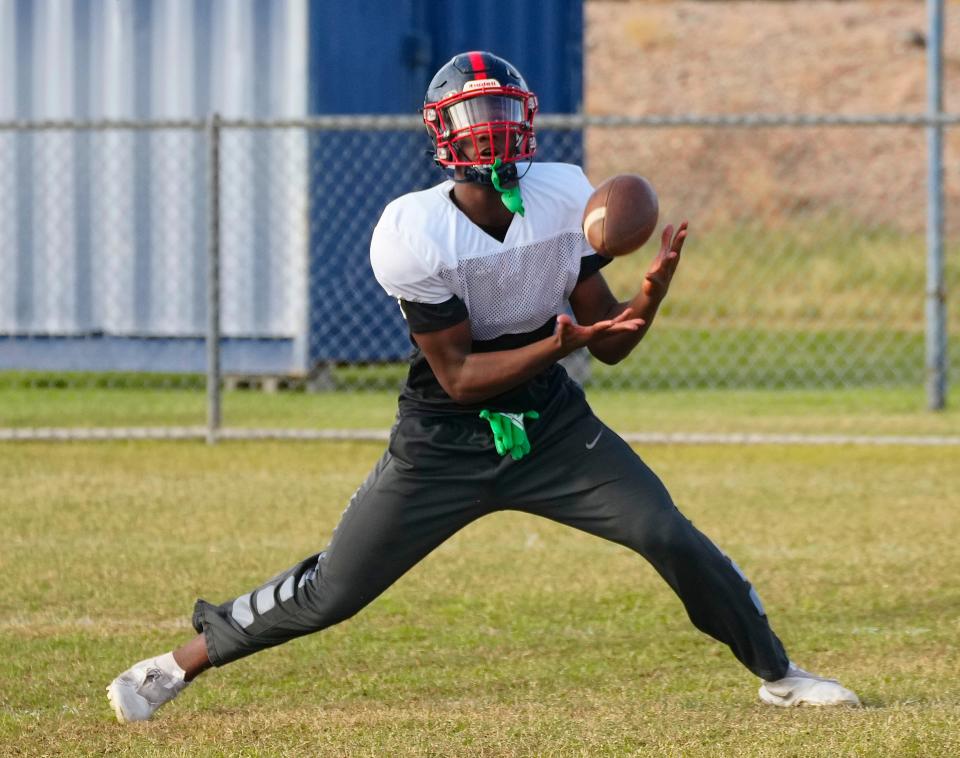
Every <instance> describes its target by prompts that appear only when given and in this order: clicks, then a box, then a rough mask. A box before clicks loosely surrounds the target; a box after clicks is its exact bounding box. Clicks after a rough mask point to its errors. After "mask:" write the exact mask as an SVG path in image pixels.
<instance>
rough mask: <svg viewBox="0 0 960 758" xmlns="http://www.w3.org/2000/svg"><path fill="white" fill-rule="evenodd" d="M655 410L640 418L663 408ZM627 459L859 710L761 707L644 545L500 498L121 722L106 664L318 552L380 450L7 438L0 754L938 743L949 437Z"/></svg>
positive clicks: (956, 727) (920, 747)
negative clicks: (195, 606)
mask: <svg viewBox="0 0 960 758" xmlns="http://www.w3.org/2000/svg"><path fill="white" fill-rule="evenodd" d="M307 399H309V398H307ZM654 400H655V401H656V402H653V403H651V404H650V405H649V406H647V410H648V412H649V413H651V414H653V415H654V416H657V415H658V414H660V413H666V410H665V407H664V406H663V405H660V406H659V410H657V408H658V405H657V403H660V402H661V401H663V402H664V403H667V404H669V403H676V404H677V405H680V404H681V403H682V400H671V401H667V400H666V396H664V397H663V398H660V397H659V396H655V398H654ZM610 401H611V402H613V398H610ZM755 401H756V398H753V399H752V400H751V402H750V404H752V403H753V402H755ZM870 402H871V400H870V398H869V397H867V396H861V397H859V398H856V399H850V400H849V401H848V405H849V409H852V410H854V411H855V410H856V409H857V408H858V407H860V405H861V404H862V405H864V406H869V404H870ZM902 402H903V403H904V404H906V403H907V401H906V399H903V400H902ZM620 407H623V406H620ZM792 407H793V411H791V412H794V413H796V414H797V415H798V416H803V413H802V404H797V405H795V406H792ZM895 407H896V404H891V405H889V406H888V409H887V410H888V412H893V409H894V408H895ZM849 409H848V410H849ZM759 410H761V411H762V409H759ZM631 412H633V411H631ZM640 452H641V454H642V455H643V456H644V458H645V459H646V460H647V461H648V463H650V464H651V465H652V466H653V468H654V469H655V470H656V471H657V472H658V473H659V474H660V475H661V477H662V478H663V479H664V481H665V482H666V483H667V485H668V487H669V488H670V489H671V491H672V493H673V494H674V497H675V499H676V500H677V502H678V504H679V505H680V506H681V508H682V509H683V510H684V511H685V512H686V513H687V515H689V516H690V517H691V518H693V519H694V521H695V522H696V523H697V524H698V526H699V527H700V528H701V529H703V530H704V531H705V532H707V533H708V534H709V535H710V536H711V537H713V538H714V539H715V540H716V541H717V542H718V543H719V544H720V545H721V546H723V547H724V549H726V550H727V551H728V552H729V553H730V554H731V555H733V556H734V557H735V558H736V559H737V560H738V562H739V563H740V564H741V566H742V567H743V568H744V570H745V571H746V572H747V573H748V574H749V575H750V576H751V578H752V580H753V581H754V583H755V584H756V585H757V587H758V589H759V591H760V593H761V595H762V597H763V599H764V602H765V603H766V605H767V608H768V610H769V612H770V615H771V619H772V621H773V624H774V627H775V629H776V630H777V631H778V633H779V634H780V636H781V637H782V638H783V639H784V641H785V643H786V644H787V646H788V649H789V650H790V651H791V655H792V656H793V657H794V658H795V659H796V660H797V661H798V662H799V663H801V664H802V665H805V666H807V667H809V668H811V669H814V670H817V671H822V672H825V673H829V674H831V675H834V676H837V677H839V678H841V679H842V681H844V682H845V683H846V684H848V685H849V686H851V687H852V688H854V689H855V690H857V691H858V692H859V694H860V695H861V697H862V698H863V700H864V702H865V707H864V708H863V709H858V710H829V709H828V710H804V709H801V710H794V711H779V710H776V711H774V710H770V709H769V708H766V707H764V706H762V705H761V704H760V703H759V702H758V701H757V699H756V685H757V683H756V681H755V680H754V679H753V677H752V676H750V675H749V674H748V673H747V672H745V671H744V670H743V669H741V667H740V666H739V664H737V663H736V661H735V660H734V659H733V657H732V656H731V655H730V654H729V652H728V651H726V650H725V649H723V648H722V647H721V646H720V645H718V644H716V643H714V642H712V641H711V640H709V639H708V638H706V637H704V636H703V635H701V634H700V633H698V632H696V631H695V630H694V629H693V628H692V627H691V626H690V624H689V623H688V622H687V620H686V619H685V617H684V614H683V612H682V609H681V607H680V605H679V603H678V602H677V600H676V598H675V597H674V596H673V595H672V594H671V593H670V591H669V590H668V589H667V588H666V586H665V585H664V584H663V582H662V581H661V580H660V579H659V577H657V576H656V575H655V573H654V572H653V571H652V570H651V569H650V568H649V566H647V565H646V564H645V563H644V562H643V561H642V560H640V559H639V558H637V557H636V556H634V555H633V554H631V553H630V552H628V551H627V550H625V549H623V548H620V547H617V546H614V545H612V544H608V543H605V542H602V541H600V540H597V539H595V538H592V537H589V536H587V535H584V534H581V533H578V532H575V531H573V530H570V529H566V528H564V527H560V526H557V525H554V524H552V523H550V522H546V521H543V520H537V519H535V518H533V517H529V516H525V515H522V514H516V513H510V512H506V513H501V514H497V515H494V516H490V517H488V518H486V519H483V520H481V521H479V522H477V523H476V524H474V525H472V526H470V527H469V528H468V529H466V530H465V531H464V532H462V533H460V534H459V535H457V536H456V537H454V538H453V539H452V540H450V541H449V542H448V543H446V544H445V545H443V546H442V547H441V548H440V549H439V550H437V551H436V552H435V553H434V554H433V555H431V556H429V557H428V558H427V559H426V560H425V561H424V562H423V563H422V564H420V565H419V566H417V567H416V568H415V569H414V570H413V571H412V572H410V574H408V575H407V576H406V577H404V578H403V579H402V580H401V581H400V582H398V584H397V585H395V586H394V587H393V588H391V589H390V590H388V591H387V593H386V594H385V595H384V596H382V597H381V598H380V599H378V600H376V601H375V602H374V603H373V604H372V605H371V607H369V608H368V609H366V610H365V611H364V612H363V613H361V614H360V615H359V616H357V617H356V618H354V619H352V620H350V621H348V622H346V623H344V624H342V625H340V626H338V627H335V628H333V629H330V630H328V631H326V632H324V633H322V634H319V635H314V636H311V637H308V638H304V639H301V640H297V641H295V642H292V643H290V644H288V645H285V646H282V647H280V648H277V649H274V650H270V651H266V652H264V653H262V654H260V655H257V656H254V657H252V658H249V659H246V660H244V661H241V662H239V663H236V664H234V665H231V666H229V667H227V668H225V669H222V670H217V671H214V672H211V673H210V674H208V675H205V676H204V678H203V679H201V680H200V681H199V682H198V683H197V684H196V685H194V686H193V687H191V688H190V689H189V690H188V691H187V692H186V693H184V695H183V696H182V697H181V698H180V699H179V700H178V701H177V702H176V703H174V704H172V705H171V706H169V707H168V708H167V709H165V710H164V711H162V712H161V714H160V715H159V716H158V718H157V719H156V720H155V721H152V722H149V723H146V724H140V725H134V726H121V725H118V724H117V723H115V722H114V721H113V716H112V714H111V712H110V711H109V708H108V706H107V703H106V700H105V697H104V693H103V687H104V685H105V684H106V683H107V682H108V681H109V680H110V678H111V677H113V676H114V675H115V674H116V673H117V672H118V671H120V670H121V669H123V668H125V667H126V666H127V665H129V663H130V662H132V661H134V660H137V659H139V658H140V657H143V656H145V655H147V654H151V653H156V652H159V651H161V650H164V649H166V648H169V647H171V646H173V645H175V644H177V643H178V642H179V641H181V640H183V639H185V638H186V637H188V636H189V634H190V630H189V627H188V624H187V617H188V615H189V611H190V608H191V605H192V602H193V600H194V598H195V597H197V596H203V597H205V598H207V599H209V600H213V601H222V600H225V599H228V598H230V597H232V596H234V595H236V594H238V593H239V592H241V591H243V590H245V589H249V588H250V587H251V586H254V585H255V584H256V583H258V582H260V581H261V580H262V579H264V578H266V577H267V576H270V575H272V573H274V572H276V571H278V570H280V569H282V568H284V567H285V566H287V565H289V564H291V563H292V562H293V561H295V560H298V559H299V558H301V557H303V556H305V555H308V554H310V553H311V552H314V551H315V550H317V549H319V548H321V547H322V546H323V545H324V544H325V541H326V540H327V538H328V536H329V533H330V531H331V530H332V528H333V526H334V525H335V524H336V521H337V519H338V517H339V514H340V512H341V510H342V509H343V507H344V504H345V502H346V500H347V498H348V497H349V496H350V493H351V492H352V491H353V489H354V488H355V487H356V485H357V484H358V483H359V481H360V480H361V478H362V477H363V476H364V474H365V473H366V471H367V469H368V468H369V466H371V465H372V464H373V462H374V461H375V459H376V458H377V457H378V455H379V453H380V446H379V445H376V444H368V443H353V444H346V443H340V444H335V443H299V444H289V443H269V442H265V443H227V444H221V445H218V446H214V447H208V446H205V445H203V444H200V443H174V442H167V443H159V442H157V443H151V442H136V443H76V444H70V445H63V444H56V443H51V444H44V443H19V444H6V445H0V480H2V481H3V482H4V487H3V488H2V490H0V512H2V513H3V514H4V518H3V520H2V522H0V543H2V544H3V546H4V547H3V550H0V571H2V573H3V576H4V581H3V585H2V590H0V644H2V649H3V654H2V656H0V746H2V747H0V753H3V754H13V755H17V754H22V755H52V754H71V755H100V754H104V753H127V754H135V755H185V756H186V755H191V756H192V755H304V754H311V755H336V756H364V755H370V756H382V755H450V756H467V755H470V756H473V755H486V756H512V755H530V756H547V755H590V756H594V755H601V756H602V755H617V756H619V755H655V756H659V755H676V756H681V755H682V756H717V755H738V756H784V755H797V756H799V755H804V756H810V755H813V756H838V755H857V756H874V755H897V756H911V755H916V756H949V755H956V754H958V753H960V736H958V735H960V681H958V679H957V676H956V672H957V670H958V665H960V653H958V649H957V646H956V638H957V633H958V631H960V611H958V609H960V589H958V586H957V582H956V577H957V576H958V575H960V552H958V551H957V549H956V545H957V543H958V540H960V495H958V493H960V467H958V466H957V465H956V461H957V458H956V451H955V449H954V450H951V449H918V448H864V447H843V448H829V449H827V448H816V447H799V448H781V447H763V448H735V447H734V448H719V447H666V446H661V447H651V448H648V449H642V450H641V451H640Z"/></svg>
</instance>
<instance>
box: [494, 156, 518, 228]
mask: <svg viewBox="0 0 960 758" xmlns="http://www.w3.org/2000/svg"><path fill="white" fill-rule="evenodd" d="M500 166H501V161H500V159H499V158H497V159H496V160H495V161H494V162H493V166H492V167H491V168H490V180H491V181H492V182H493V188H494V189H495V190H496V191H497V192H499V193H500V201H501V202H502V203H503V204H504V205H505V206H507V210H508V211H510V212H511V213H519V214H520V215H521V216H522V215H523V213H524V211H523V198H522V197H520V182H517V186H516V187H511V188H510V189H504V188H503V187H501V186H500V177H499V176H498V175H497V169H498V168H500Z"/></svg>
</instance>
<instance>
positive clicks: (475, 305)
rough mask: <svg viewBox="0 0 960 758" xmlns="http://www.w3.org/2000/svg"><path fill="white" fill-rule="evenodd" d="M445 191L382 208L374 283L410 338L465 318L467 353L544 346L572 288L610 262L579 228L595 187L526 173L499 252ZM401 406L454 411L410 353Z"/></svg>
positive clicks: (575, 178)
mask: <svg viewBox="0 0 960 758" xmlns="http://www.w3.org/2000/svg"><path fill="white" fill-rule="evenodd" d="M520 173H521V174H523V168H522V167H521V169H520ZM453 187H454V183H453V181H446V182H443V183H442V184H438V185H437V186H435V187H431V188H430V189H427V190H423V191H421V192H411V193H409V194H406V195H403V196H402V197H399V198H397V199H396V200H394V201H393V202H391V203H390V204H389V205H387V207H386V209H385V210H384V212H383V215H382V216H381V218H380V221H379V222H378V223H377V226H376V228H375V229H374V231H373V239H372V241H371V245H370V262H371V264H372V266H373V272H374V275H375V276H376V278H377V281H378V282H379V283H380V285H381V286H382V287H383V288H384V290H386V292H387V294H389V295H391V296H392V297H394V298H396V299H397V300H398V301H399V303H400V306H401V309H402V311H403V313H404V316H405V318H407V321H408V326H409V327H410V331H411V332H413V333H418V332H429V331H436V330H439V329H443V328H447V327H450V326H453V325H455V324H457V323H461V322H462V321H463V320H464V319H466V318H469V320H470V329H471V333H472V337H473V341H474V347H473V349H474V350H475V351H480V350H495V349H508V348H511V347H518V346H520V345H522V344H525V343H527V342H531V341H534V340H536V339H543V337H544V336H546V335H549V334H550V333H552V331H553V326H554V323H555V319H556V316H557V314H559V313H563V312H564V311H565V310H566V309H567V300H568V298H569V297H570V293H571V292H572V291H573V288H574V287H575V286H576V285H577V282H578V280H579V279H581V278H583V276H585V275H587V274H590V273H593V272H594V271H596V270H598V269H599V268H600V267H601V266H602V265H604V264H605V263H607V262H608V260H607V259H603V258H600V256H598V255H596V253H595V252H594V251H593V249H592V248H591V247H590V245H589V244H588V243H587V241H586V239H585V238H584V235H583V229H582V228H581V221H582V217H583V209H584V206H585V205H586V203H587V200H588V198H589V197H590V195H591V193H592V192H593V187H592V186H591V184H590V182H589V181H588V180H587V177H586V176H585V175H584V173H583V171H582V169H581V168H580V167H579V166H574V165H570V164H566V163H534V164H532V165H531V166H530V169H529V171H527V173H526V174H523V176H522V178H521V180H520V189H521V193H522V197H523V205H524V209H525V215H524V216H520V215H519V214H516V215H514V217H513V221H512V222H511V224H510V228H509V229H508V231H507V234H506V236H505V237H504V239H503V241H502V242H501V241H500V240H498V239H496V238H494V237H491V236H490V235H489V234H487V233H486V232H485V231H484V230H483V229H481V228H480V227H479V226H477V225H476V224H474V223H473V222H472V221H470V219H468V218H467V217H466V215H464V214H463V212H462V211H461V210H460V209H459V208H457V206H456V205H455V204H454V202H453V200H452V199H451V197H450V192H451V190H452V189H453ZM522 389H523V388H520V390H521V394H522ZM514 394H516V393H514ZM405 397H407V398H413V399H417V400H420V399H426V398H428V397H429V398H432V401H431V403H430V404H431V405H432V406H436V405H437V404H438V403H440V404H442V405H447V404H449V403H452V401H450V400H449V398H447V397H446V393H444V392H443V391H442V390H441V389H440V388H439V384H438V383H436V379H435V377H433V375H432V371H430V369H429V367H428V366H426V361H425V360H424V359H423V358H422V356H421V355H419V353H418V352H415V353H414V356H413V358H412V365H411V375H410V378H409V379H408V382H407V388H406V390H405ZM444 399H445V402H444ZM402 407H403V402H401V408H402Z"/></svg>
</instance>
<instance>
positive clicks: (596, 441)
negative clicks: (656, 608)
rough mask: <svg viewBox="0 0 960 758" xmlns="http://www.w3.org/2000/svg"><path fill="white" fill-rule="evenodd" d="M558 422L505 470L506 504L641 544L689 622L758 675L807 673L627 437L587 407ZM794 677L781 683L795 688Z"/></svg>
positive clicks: (823, 694) (838, 690)
mask: <svg viewBox="0 0 960 758" xmlns="http://www.w3.org/2000/svg"><path fill="white" fill-rule="evenodd" d="M571 413H572V412H571ZM562 426H563V433H562V434H557V435H553V436H552V437H551V436H549V435H548V436H547V437H546V438H545V439H542V440H537V441H535V442H534V449H533V452H532V453H531V455H530V456H529V457H528V458H527V459H524V460H522V461H519V462H518V464H520V465H518V466H516V467H514V468H512V469H511V478H512V480H513V481H512V482H511V484H510V487H509V488H508V489H505V490H504V492H509V493H510V495H511V498H517V500H512V502H511V505H512V506H514V507H518V508H519V509H521V510H524V511H527V512H530V513H535V514H538V515H541V516H545V517H547V518H550V519H553V520H555V521H559V522H561V523H564V524H568V525H570V526H573V527H576V528H578V529H581V530H584V531H586V532H589V533H591V534H595V535H598V536H600V537H603V538H605V539H608V540H611V541H613V542H617V543H619V544H622V545H625V546H627V547H629V548H631V549H633V550H635V551H636V552H638V553H640V554H641V555H642V556H643V557H644V558H646V559H647V560H648V561H649V562H650V563H651V564H652V565H653V567H654V568H655V569H656V570H657V572H658V573H659V574H660V575H661V576H662V577H663V578H664V579H665V580H666V581H667V583H668V584H669V585H670V587H671V588H672V589H673V590H674V592H676V593H677V595H678V597H679V598H680V600H681V602H682V603H683V605H684V608H685V609H686V611H687V614H688V616H689V617H690V620H691V621H692V622H693V624H694V625H695V626H696V627H697V628H698V629H700V630H701V631H703V632H705V633H706V634H709V635H710V636H711V637H713V638H714V639H717V640H719V641H720V642H723V643H724V644H726V645H728V646H729V647H730V649H731V650H732V651H733V654H734V655H735V656H736V657H737V659H738V660H740V661H741V662H742V663H743V664H744V665H745V666H746V667H747V668H748V669H750V670H751V671H752V672H753V673H755V674H756V675H757V676H759V677H760V678H761V679H763V680H764V681H765V682H778V681H779V682H787V680H788V679H790V678H791V677H792V676H793V677H794V678H801V677H802V676H804V675H806V672H802V670H800V669H796V668H795V667H793V668H791V664H790V662H789V659H788V657H787V654H786V652H785V651H784V648H783V645H782V644H781V642H780V640H779V639H778V638H777V636H776V634H774V632H773V630H772V629H771V628H770V625H769V623H768V620H767V616H766V613H765V611H764V609H763V605H762V604H761V602H760V598H759V597H758V596H757V593H756V591H755V590H754V589H753V587H752V586H751V584H750V582H749V581H748V580H747V579H746V577H745V576H744V575H743V572H742V571H741V570H740V569H739V567H738V566H737V565H736V563H734V562H733V561H732V560H731V559H730V558H729V557H728V556H727V555H725V554H724V553H723V552H722V551H721V550H720V549H719V548H718V547H717V546H716V545H715V544H714V543H713V542H712V541H711V540H710V539H708V538H707V537H706V536H705V535H704V534H702V533H701V532H700V531H699V530H698V529H696V527H694V526H693V524H692V523H691V522H690V521H689V520H688V519H687V518H685V517H684V516H683V514H682V513H680V511H679V510H678V509H677V508H676V506H675V505H674V503H673V501H672V499H671V498H670V495H669V493H668V492H667V490H666V488H665V487H664V486H663V484H662V482H661V481H660V480H659V479H658V478H657V476H656V475H655V474H654V473H653V472H652V471H651V470H650V469H649V468H648V467H647V466H646V465H645V464H644V463H643V461H642V460H641V459H640V458H639V456H637V455H636V453H635V452H634V451H633V450H632V449H631V448H630V446H629V445H627V444H626V443H625V442H624V441H623V440H622V439H621V438H620V437H619V436H618V435H616V434H615V433H614V432H613V431H611V430H610V429H609V428H607V427H606V426H604V425H603V424H602V423H601V422H600V421H599V420H597V419H596V417H594V416H593V414H591V413H586V414H581V415H579V416H577V417H571V419H569V420H568V423H565V424H562ZM557 471H563V472H564V475H563V476H556V473H555V472H557ZM798 672H799V673H798ZM806 676H808V677H810V675H806ZM813 680H816V682H818V684H817V685H816V687H817V688H818V690H819V692H818V694H817V696H816V697H815V698H810V699H808V700H807V702H812V701H813V700H815V699H817V698H819V699H820V700H821V701H822V702H852V700H855V697H856V696H855V695H853V693H851V692H849V690H845V689H844V688H842V687H840V685H839V684H836V683H834V689H833V691H831V692H827V691H826V688H825V686H824V685H823V684H821V683H822V682H826V681H829V680H821V679H819V678H814V677H810V680H808V681H813ZM797 684H798V682H797V681H793V682H791V683H790V686H789V687H788V689H791V690H792V691H793V693H794V694H796V692H797ZM801 685H802V687H801V689H805V693H806V694H807V695H809V694H810V691H809V690H810V688H809V686H807V685H803V683H801ZM831 698H833V699H832V700H831ZM764 699H765V701H767V702H772V699H768V698H764ZM778 704H787V703H778Z"/></svg>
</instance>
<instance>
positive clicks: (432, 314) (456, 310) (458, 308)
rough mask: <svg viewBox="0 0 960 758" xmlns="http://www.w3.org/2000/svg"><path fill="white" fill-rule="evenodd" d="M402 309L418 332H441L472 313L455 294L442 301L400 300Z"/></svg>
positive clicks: (409, 323) (412, 327)
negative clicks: (418, 301)
mask: <svg viewBox="0 0 960 758" xmlns="http://www.w3.org/2000/svg"><path fill="white" fill-rule="evenodd" d="M399 302H400V310H402V311H403V315H404V317H405V318H406V319H407V326H408V327H409V328H410V331H411V332H413V333H415V334H417V333H420V334H422V333H423V332H439V331H440V330H441V329H449V328H450V327H451V326H456V325H457V324H459V323H461V322H462V321H466V320H467V318H468V317H469V315H470V314H468V313H467V306H466V305H465V304H464V302H463V300H461V299H460V298H459V297H457V296H456V295H454V296H453V297H451V298H450V299H449V300H445V301H444V302H442V303H435V304H434V303H415V302H413V301H412V300H402V299H401V300H400V301H399Z"/></svg>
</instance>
